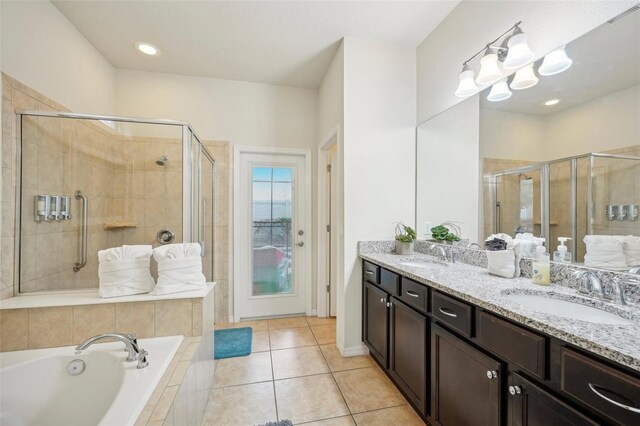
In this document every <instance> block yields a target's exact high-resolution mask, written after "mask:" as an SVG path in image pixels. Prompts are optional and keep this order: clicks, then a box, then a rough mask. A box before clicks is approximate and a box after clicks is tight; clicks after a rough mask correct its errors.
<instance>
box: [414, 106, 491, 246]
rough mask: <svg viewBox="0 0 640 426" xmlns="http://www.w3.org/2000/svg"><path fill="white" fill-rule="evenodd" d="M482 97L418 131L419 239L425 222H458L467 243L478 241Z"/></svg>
mask: <svg viewBox="0 0 640 426" xmlns="http://www.w3.org/2000/svg"><path fill="white" fill-rule="evenodd" d="M479 107H480V103H479V97H478V96H477V95H476V96H473V97H471V98H469V99H467V100H466V101H465V102H462V103H460V104H458V105H456V106H455V107H453V108H450V109H448V110H447V111H445V112H443V113H441V114H439V115H437V116H436V117H434V118H432V119H431V120H429V121H428V122H427V123H425V124H423V125H422V126H420V127H419V128H418V139H417V140H418V145H417V150H416V152H417V159H418V166H417V171H416V179H417V182H420V183H419V184H418V193H417V195H416V203H417V206H416V207H417V209H416V211H417V221H418V236H419V237H420V238H424V233H425V229H424V228H425V226H424V223H425V222H431V225H432V226H436V225H438V224H440V223H442V222H447V221H451V222H458V224H459V226H460V228H461V231H462V237H463V238H469V239H470V240H471V241H472V242H476V241H478V217H479V208H480V203H479V186H480V183H479V178H480V169H479V161H478V159H479V157H478V156H479V152H478V151H479V146H480V144H479V137H480V134H479V121H478V119H477V117H478V115H479Z"/></svg>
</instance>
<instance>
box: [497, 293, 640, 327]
mask: <svg viewBox="0 0 640 426" xmlns="http://www.w3.org/2000/svg"><path fill="white" fill-rule="evenodd" d="M504 297H505V298H506V299H508V300H510V301H512V302H514V303H517V304H518V305H521V306H523V307H525V308H529V309H532V310H534V311H538V312H541V313H545V314H551V315H556V316H559V317H564V318H571V319H576V320H581V321H588V322H594V323H598V324H612V325H631V324H634V322H633V321H632V320H629V319H626V318H622V317H621V316H618V315H616V314H614V313H611V312H607V311H603V310H602V309H598V308H594V307H593V306H587V305H583V304H581V303H576V302H570V301H568V300H562V299H556V298H554V297H551V296H543V295H538V294H507V295H505V296H504Z"/></svg>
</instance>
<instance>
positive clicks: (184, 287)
mask: <svg viewBox="0 0 640 426" xmlns="http://www.w3.org/2000/svg"><path fill="white" fill-rule="evenodd" d="M201 252H202V249H201V247H200V244H198V243H180V244H167V245H165V246H160V247H156V248H155V249H153V258H154V259H155V260H156V262H158V283H157V284H156V287H155V289H154V290H153V292H152V294H156V295H163V294H171V293H179V292H183V291H190V290H198V289H201V288H203V287H205V286H206V285H207V280H206V278H205V276H204V274H203V273H202V257H201V256H200V253H201Z"/></svg>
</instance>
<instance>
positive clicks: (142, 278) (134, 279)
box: [98, 245, 155, 298]
mask: <svg viewBox="0 0 640 426" xmlns="http://www.w3.org/2000/svg"><path fill="white" fill-rule="evenodd" d="M152 253H153V250H152V248H151V246H149V245H144V246H122V247H113V248H109V249H106V250H100V251H99V252H98V262H99V265H98V277H99V286H98V287H99V294H100V297H104V298H107V297H118V296H129V295H132V294H140V293H149V292H150V291H151V290H153V286H154V284H155V283H154V281H153V277H152V276H151V272H150V269H149V267H150V265H151V254H152Z"/></svg>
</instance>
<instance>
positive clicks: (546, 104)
mask: <svg viewBox="0 0 640 426" xmlns="http://www.w3.org/2000/svg"><path fill="white" fill-rule="evenodd" d="M559 103H560V99H549V100H548V101H547V102H545V103H544V106H553V105H558V104H559Z"/></svg>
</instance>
